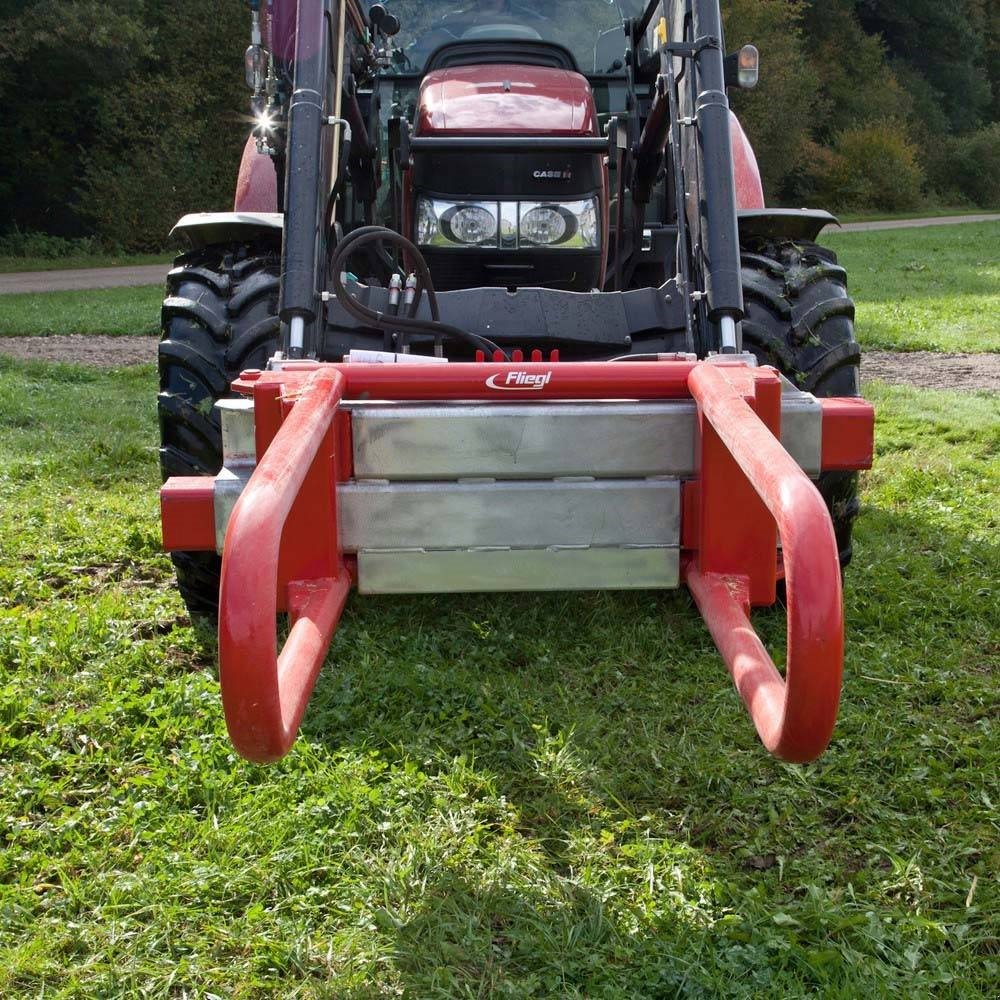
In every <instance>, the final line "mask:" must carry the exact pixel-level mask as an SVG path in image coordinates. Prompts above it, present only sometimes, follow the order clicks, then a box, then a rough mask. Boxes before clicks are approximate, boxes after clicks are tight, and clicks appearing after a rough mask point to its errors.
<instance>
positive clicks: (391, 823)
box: [0, 360, 1000, 1000]
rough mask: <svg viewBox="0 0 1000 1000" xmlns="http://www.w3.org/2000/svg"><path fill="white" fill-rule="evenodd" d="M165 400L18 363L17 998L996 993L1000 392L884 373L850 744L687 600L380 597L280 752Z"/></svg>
mask: <svg viewBox="0 0 1000 1000" xmlns="http://www.w3.org/2000/svg"><path fill="white" fill-rule="evenodd" d="M154 395H155V374H154V372H153V370H152V369H151V368H143V369H138V370H131V371H126V372H119V373H112V374H101V373H96V372H89V371H86V370H83V369H78V368H60V367H51V366H50V367H47V366H42V365H25V364H20V363H14V362H8V361H3V360H0V436H2V438H3V440H4V447H3V449H2V451H0V505H2V509H3V510H4V511H5V512H6V516H5V517H4V518H2V519H0V553H2V557H0V713H2V719H3V725H2V727H0V777H2V781H0V798H2V800H3V801H2V804H0V816H3V826H2V827H0V829H2V836H3V848H4V849H3V851H2V852H0V995H4V996H11V997H15V996H25V997H27V996H32V997H33V996H41V995H43V994H44V995H45V996H52V997H86V998H89V997H102V998H111V997H121V998H132V997H138V996H142V997H164V998H166V997H181V996H212V995H215V996H220V997H221V996H225V997H233V998H246V997H262V996H280V997H331V998H333V997H336V998H341V997H356V998H368V997H377V996H407V997H415V998H420V1000H427V998H435V997H440V998H453V997H494V996H496V997H500V996H512V997H525V998H527V997H532V998H534V997H588V998H594V997H612V998H618V997H622V998H632V997H657V998H668V997H706V998H707V997H712V998H714V997H724V996H728V997H750V996H754V997H763V998H772V997H782V998H785V997H806V996H808V997H812V996H823V997H837V998H845V1000H847V998H850V1000H856V998H858V997H865V998H876V997H907V998H913V997H935V998H939V997H970V998H972V997H983V996H987V995H991V994H992V993H995V988H996V983H997V982H998V981H1000V935H998V924H997V908H998V905H1000V892H998V883H997V872H998V870H1000V847H998V844H1000V838H998V833H1000V829H998V827H1000V824H998V815H997V805H998V794H997V787H996V776H997V773H998V768H1000V744H998V739H997V719H998V717H1000V712H998V710H1000V703H998V695H997V670H998V667H1000V646H998V635H997V631H996V622H997V621H998V618H1000V607H998V592H997V589H996V580H997V578H998V576H1000V552H998V547H997V538H998V529H1000V524H998V511H997V507H996V503H995V498H996V495H997V491H998V490H1000V463H998V461H997V444H998V435H1000V403H998V400H997V397H996V396H988V395H986V394H981V395H976V394H966V395H959V394H948V393H918V392H916V391H909V390H903V389H891V390H890V389H886V388H878V387H875V390H874V392H873V395H874V399H875V402H876V404H877V406H878V409H879V416H880V428H879V461H878V466H877V468H876V471H875V472H874V473H872V474H871V475H870V476H868V477H867V480H866V483H865V493H864V500H865V513H864V517H863V520H862V521H861V523H860V527H859V531H858V538H857V557H856V561H855V565H854V567H853V568H852V570H851V572H850V576H849V582H848V587H847V591H846V599H847V621H848V654H847V671H846V682H845V688H844V702H843V710H842V715H841V720H840V723H839V726H838V730H837V734H836V737H835V741H834V744H833V746H832V748H831V750H830V751H829V753H828V754H827V756H826V757H824V759H823V760H822V761H821V762H819V763H818V764H816V765H812V766H809V767H805V768H798V767H790V766H785V765H782V764H779V763H776V762H775V761H773V760H772V759H770V758H769V757H768V756H767V755H766V754H765V752H764V751H763V750H762V748H761V747H760V746H759V744H758V742H757V739H756V737H755V735H754V733H753V730H752V727H751V725H750V723H749V721H748V719H747V717H746V715H745V713H744V711H743V709H742V708H741V706H740V704H739V701H738V698H737V696H736V694H735V693H734V691H733V690H732V686H731V684H730V682H729V680H728V678H727V676H726V674H725V670H724V668H723V666H722V664H721V662H720V660H719V658H718V656H717V654H716V653H715V651H714V649H713V646H712V643H711V641H710V639H709V637H708V635H707V633H706V631H705V628H704V626H703V625H702V624H701V623H700V621H699V619H698V617H697V614H696V613H695V611H694V610H693V608H692V606H691V602H690V600H689V599H688V598H687V596H686V595H684V594H683V593H674V594H667V595H649V594H625V595H614V594H589V595H588V594H584V595H551V596H545V597H535V596H489V597H484V596H470V597H461V598H448V599H436V598H420V599H417V598H414V599H397V598H393V599H389V598H360V597H354V598H352V600H351V602H350V604H349V608H348V611H347V614H346V616H345V619H344V621H343V624H342V627H341V629H340V632H339V634H338V636H337V638H336V640H335V643H334V647H333V651H332V657H331V660H330V662H329V664H328V665H327V668H326V669H325V671H324V673H323V675H322V676H321V679H320V682H319V685H318V688H317V691H316V694H315V695H314V698H313V702H312V705H311V707H310V709H309V712H308V713H307V717H306V720H305V726H304V731H303V734H302V736H301V738H300V740H299V743H298V744H297V746H296V749H295V750H294V751H293V753H292V755H291V756H290V757H289V758H287V759H286V760H285V761H284V762H282V763H281V764H279V765H276V766H272V767H270V768H263V769H262V768H257V767H252V766H250V765H248V764H246V763H244V762H242V761H240V760H238V759H237V758H236V757H235V756H234V754H233V752H232V750H231V749H230V747H229V744H228V743H227V741H226V736H225V729H224V723H223V719H222V713H221V708H220V703H219V696H218V688H217V683H216V678H215V673H214V648H213V640H212V637H211V635H209V634H207V633H206V632H204V631H197V630H195V629H193V628H192V627H191V626H190V624H189V622H188V620H187V618H186V617H185V615H184V611H183V608H182V606H181V603H180V601H179V599H178V598H177V596H176V595H175V593H174V591H173V589H172V582H171V572H170V566H169V563H168V561H167V559H166V558H165V557H164V556H163V555H162V554H160V552H159V549H158V540H159V529H158V523H157V501H156V486H157V469H156V453H155V442H156V421H155V412H154ZM95 414H100V418H99V419H95ZM759 622H760V626H761V629H762V631H763V633H764V634H765V636H766V637H767V638H769V639H770V640H771V641H772V642H774V641H776V640H777V638H778V637H779V635H780V633H781V631H782V619H781V617H780V616H779V615H777V614H775V613H771V614H764V615H761V616H759ZM974 884H975V887H976V889H975V892H974V893H972V892H971V890H972V887H973V885H974ZM970 896H971V899H970Z"/></svg>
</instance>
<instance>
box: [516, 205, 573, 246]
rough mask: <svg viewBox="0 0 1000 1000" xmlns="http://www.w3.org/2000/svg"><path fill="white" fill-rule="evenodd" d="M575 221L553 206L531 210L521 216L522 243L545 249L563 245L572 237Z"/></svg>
mask: <svg viewBox="0 0 1000 1000" xmlns="http://www.w3.org/2000/svg"><path fill="white" fill-rule="evenodd" d="M574 221H575V220H574V219H573V217H572V216H571V215H569V214H566V215H564V214H563V213H562V212H560V211H559V209H558V208H556V207H555V206H553V205H539V206H538V207H537V208H529V209H528V210H527V211H526V212H524V213H523V214H522V216H521V242H522V243H531V244H533V245H535V246H545V247H550V246H552V245H553V244H556V243H562V242H563V240H565V239H566V237H567V236H568V235H569V236H572V234H573V231H574V230H575V228H576V227H575V226H571V223H572V222H574Z"/></svg>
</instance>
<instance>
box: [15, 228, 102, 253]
mask: <svg viewBox="0 0 1000 1000" xmlns="http://www.w3.org/2000/svg"><path fill="white" fill-rule="evenodd" d="M99 249H100V248H99V246H98V241H97V240H96V239H94V238H93V237H90V236H86V237H82V238H80V239H64V238H63V237H61V236H49V234H48V233H22V232H21V231H20V230H19V229H14V230H12V231H11V232H9V233H6V234H5V235H3V236H0V257H20V258H27V257H35V258H41V259H42V260H59V259H60V258H62V257H85V256H88V255H90V254H94V253H97V252H98V251H99Z"/></svg>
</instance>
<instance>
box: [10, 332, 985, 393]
mask: <svg viewBox="0 0 1000 1000" xmlns="http://www.w3.org/2000/svg"><path fill="white" fill-rule="evenodd" d="M156 345H157V339H156V338H155V337H83V336H72V337H0V354H8V355H10V356H12V357H15V358H20V359H21V360H26V361H31V360H33V361H68V362H76V363H78V364H85V365H92V366H94V367H97V368H120V367H122V366H123V365H141V364H151V363H153V362H155V361H156ZM861 373H862V377H863V378H864V380H865V381H871V380H874V379H880V380H881V381H883V382H888V383H889V384H891V385H915V386H918V387H920V388H922V389H964V390H974V389H989V390H992V391H993V392H1000V354H932V353H930V352H928V351H915V352H912V353H908V354H895V353H892V352H890V351H866V352H865V354H864V357H863V361H862V369H861Z"/></svg>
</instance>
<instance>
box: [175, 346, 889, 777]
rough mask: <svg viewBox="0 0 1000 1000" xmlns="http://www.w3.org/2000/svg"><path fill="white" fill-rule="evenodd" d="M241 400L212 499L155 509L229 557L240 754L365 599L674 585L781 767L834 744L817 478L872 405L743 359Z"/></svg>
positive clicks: (863, 436) (373, 371) (436, 369)
mask: <svg viewBox="0 0 1000 1000" xmlns="http://www.w3.org/2000/svg"><path fill="white" fill-rule="evenodd" d="M234 388H235V389H236V390H237V391H238V392H239V393H240V394H242V395H244V396H251V397H252V399H253V403H252V406H251V404H250V403H249V402H246V403H244V404H242V410H241V411H240V412H236V413H230V414H229V417H230V418H231V419H232V420H233V421H234V424H233V426H236V427H242V426H244V425H243V424H242V423H241V421H243V420H244V419H246V417H247V415H248V414H249V413H252V418H253V421H252V427H251V432H250V435H249V438H250V439H249V441H246V440H245V439H243V438H238V440H239V441H241V442H242V444H241V446H240V447H236V446H235V445H234V447H233V452H232V456H231V457H233V459H234V461H233V463H232V466H231V467H230V466H228V465H227V466H226V467H225V468H224V469H223V470H222V472H220V474H219V475H218V476H217V477H216V478H215V479H214V480H213V479H211V478H209V477H203V478H200V479H199V478H178V479H171V480H169V481H168V482H167V483H166V484H165V485H164V487H163V490H162V492H161V500H162V508H163V525H164V544H165V546H166V547H167V548H168V549H170V550H172V551H206V550H216V551H218V550H220V549H221V551H222V555H223V559H222V582H221V592H220V601H219V661H220V679H221V687H222V699H223V704H224V708H225V715H226V723H227V726H228V728H229V733H230V735H231V737H232V740H233V743H234V744H235V745H236V748H237V749H238V750H239V752H240V753H241V754H242V755H243V756H244V757H247V758H249V759H250V760H252V761H256V762H261V763H263V762H266V761H273V760H276V759H278V758H279V757H282V756H283V755H284V754H285V753H287V752H288V750H289V748H290V747H291V745H292V743H293V742H294V740H295V735H296V731H297V729H298V726H299V723H300V721H301V718H302V714H303V711H304V710H305V706H306V703H307V701H308V699H309V696H310V694H311V692H312V689H313V686H314V684H315V682H316V677H317V675H318V673H319V670H320V667H321V665H322V663H323V661H324V659H325V657H326V653H327V648H328V646H329V644H330V641H331V639H332V637H333V634H334V632H335V630H336V627H337V623H338V621H339V619H340V615H341V613H342V611H343V608H344V603H345V601H346V599H347V595H348V593H349V591H350V589H351V587H352V586H353V585H354V584H355V583H357V585H358V587H359V589H360V590H361V591H362V592H363V593H385V594H404V593H454V592H464V591H504V590H554V589H581V590H586V589H670V588H673V587H676V586H678V584H679V583H680V582H681V581H682V580H683V581H684V582H686V584H687V585H688V587H689V588H690V590H691V592H692V594H693V595H694V599H695V601H696V602H697V604H698V607H699V609H700V611H701V613H702V615H703V616H704V618H705V621H706V623H707V624H708V627H709V629H710V631H711V634H712V637H713V639H714V640H715V643H716V645H717V646H718V648H719V651H720V652H721V654H722V656H723V659H724V660H725V662H726V664H727V666H728V668H729V671H730V673H731V675H732V677H733V680H734V682H735V685H736V688H737V690H738V691H739V693H740V696H741V697H742V699H743V701H744V702H745V704H746V706H747V708H748V710H749V712H750V715H751V717H752V719H753V721H754V724H755V725H756V727H757V731H758V733H759V734H760V738H761V740H762V741H763V743H764V745H765V746H766V747H767V749H768V750H770V751H771V752H772V753H773V754H775V755H776V756H778V757H780V758H781V759H783V760H788V761H794V762H806V761H810V760H814V759H815V758H816V757H818V756H819V755H820V754H821V753H822V752H823V750H824V749H825V748H826V746H827V744H828V743H829V741H830V737H831V734H832V732H833V726H834V722H835V719H836V715H837V708H838V703H839V700H840V683H841V671H842V664H843V652H844V622H843V611H842V597H841V582H840V566H839V561H838V553H837V544H836V540H835V537H834V531H833V526H832V523H831V520H830V515H829V512H828V511H827V508H826V505H825V502H824V500H823V498H822V497H821V496H820V494H819V492H818V490H817V489H816V487H815V486H814V485H813V483H812V482H811V481H810V479H809V478H808V476H807V475H806V473H805V472H804V471H803V468H807V469H809V470H810V471H811V472H812V474H814V475H818V474H819V473H820V472H821V471H824V470H830V471H846V470H855V469H862V468H868V467H869V466H870V464H871V456H872V445H873V433H874V414H873V410H872V408H871V406H870V405H869V404H867V403H865V402H864V401H863V400H859V399H828V400H817V399H815V398H814V397H812V396H810V395H808V394H806V393H801V392H799V391H798V390H796V389H794V387H792V386H790V385H789V384H788V383H786V382H783V381H782V379H781V377H780V376H779V375H778V374H777V372H775V371H774V370H773V369H768V368H755V367H753V366H751V365H748V364H747V363H746V362H745V361H741V360H739V359H735V360H726V359H723V358H715V359H712V360H710V361H703V362H697V361H694V360H693V359H686V358H675V357H669V358H666V359H664V360H662V361H656V362H633V363H630V364H616V363H613V362H608V363H601V362H578V363H573V364H560V363H558V362H551V363H537V362H532V363H523V362H514V363H499V362H496V363H468V364H465V363H463V364H448V365H441V366H433V370H428V368H427V367H426V366H423V365H406V364H396V365H367V364H342V365H335V364H317V363H315V362H296V363H286V364H285V365H284V366H283V367H282V368H281V369H280V370H275V371H269V372H258V371H250V372H246V373H244V375H243V376H242V377H241V379H240V380H239V381H237V382H236V383H235V384H234ZM342 402H343V404H344V405H343V406H342V405H341V403H342ZM234 405H236V406H237V408H239V406H240V405H241V404H234ZM248 408H249V410H248ZM227 413H228V411H227ZM240 413H242V416H241V415H240ZM226 419H227V418H226V417H225V414H224V419H223V434H224V438H225V428H226V427H227V422H226ZM783 424H784V425H785V426H783ZM622 440H627V441H628V447H627V448H624V449H623V448H622V447H621V443H620V442H621V441H622ZM251 453H252V454H251ZM254 455H256V467H255V468H253V465H254ZM247 456H248V457H249V460H250V461H249V465H250V467H251V468H253V471H252V474H249V475H247V476H246V477H245V478H243V479H241V478H240V477H239V476H237V475H235V472H234V470H235V471H238V469H239V462H238V461H236V459H242V458H243V457H247ZM234 483H235V484H236V486H237V487H238V488H237V489H236V492H235V494H234V493H233V489H234ZM240 491H241V492H240ZM234 495H235V496H238V497H239V499H238V500H236V502H235V506H232V497H233V496H234ZM230 511H231V513H230ZM223 532H224V544H220V542H221V539H222V534H223ZM779 534H780V540H781V551H782V564H783V572H784V581H785V588H786V593H787V605H788V650H787V666H786V670H785V677H784V678H782V676H781V674H780V673H779V672H778V670H777V668H776V667H775V665H774V662H773V660H772V659H771V657H770V656H769V655H768V653H767V651H766V650H765V648H764V646H763V644H762V643H761V641H760V639H759V638H758V637H757V634H756V633H755V632H754V630H753V627H752V625H751V623H750V610H751V608H754V607H766V606H769V605H772V604H774V602H775V599H776V588H777V579H778V540H779ZM282 611H287V612H288V614H289V622H290V626H291V627H290V632H289V634H288V638H287V640H286V642H285V644H284V648H283V649H282V650H281V651H280V654H279V651H278V648H277V644H278V638H277V623H276V620H277V615H278V613H279V612H282Z"/></svg>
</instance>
